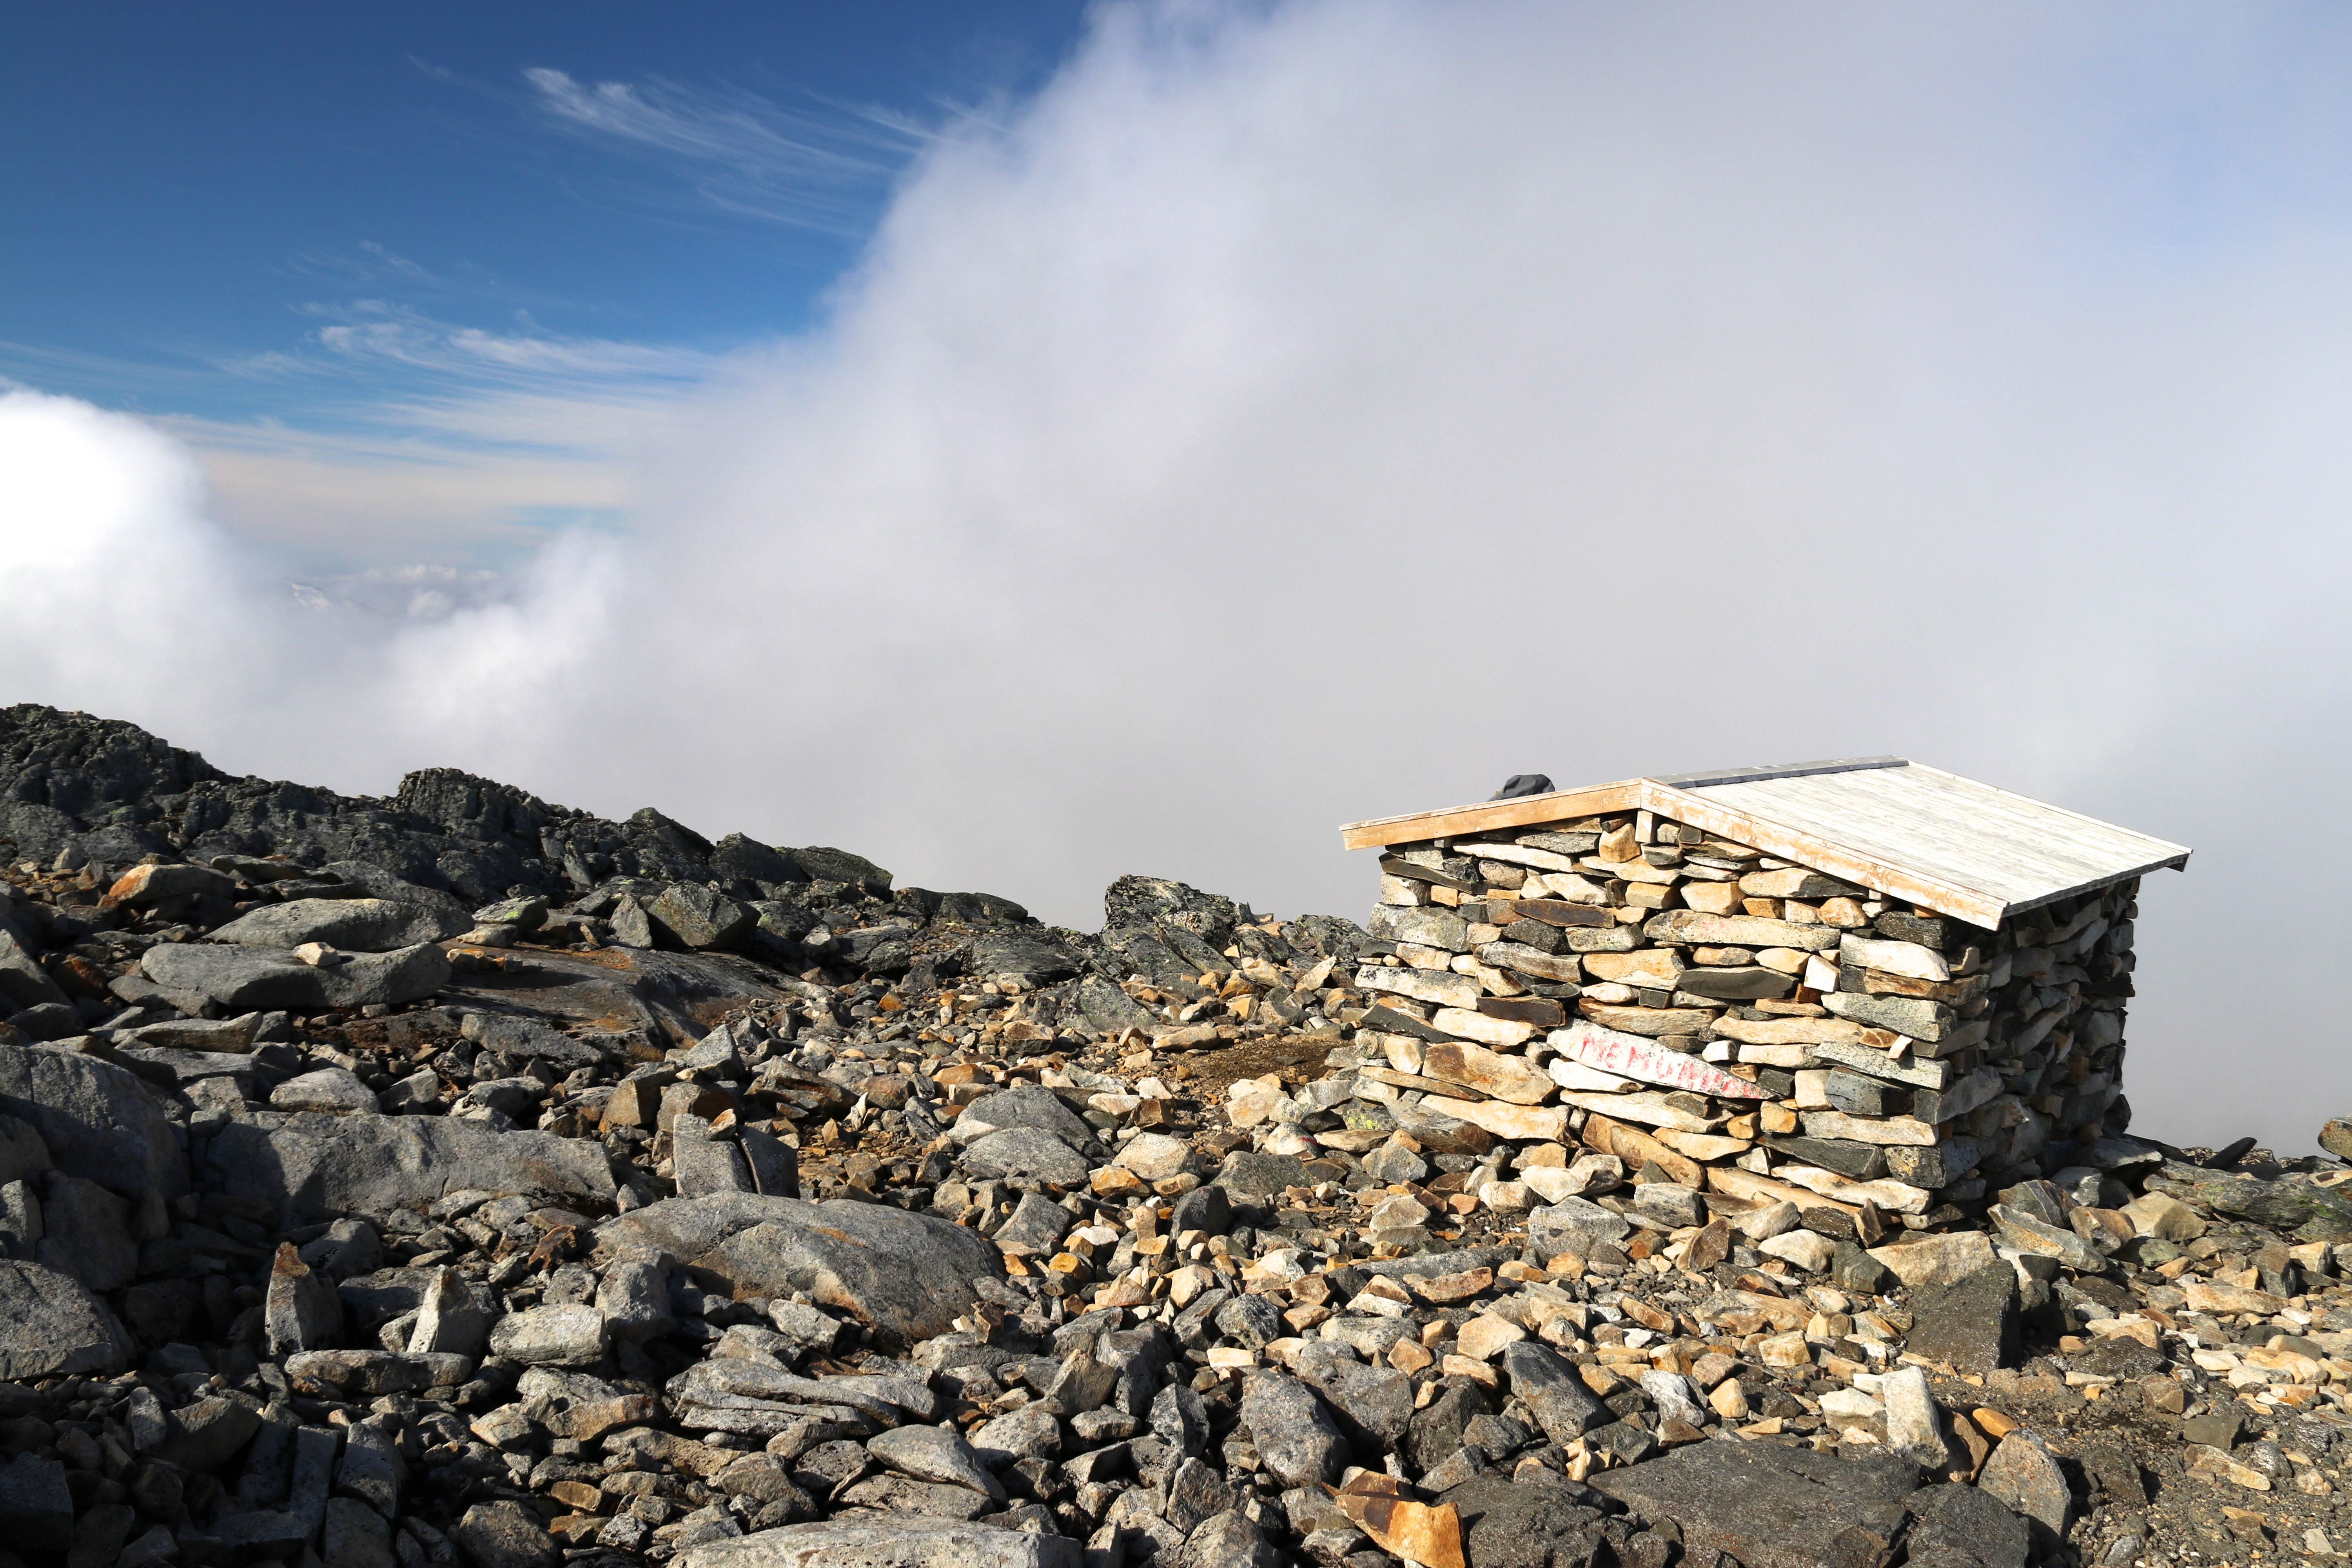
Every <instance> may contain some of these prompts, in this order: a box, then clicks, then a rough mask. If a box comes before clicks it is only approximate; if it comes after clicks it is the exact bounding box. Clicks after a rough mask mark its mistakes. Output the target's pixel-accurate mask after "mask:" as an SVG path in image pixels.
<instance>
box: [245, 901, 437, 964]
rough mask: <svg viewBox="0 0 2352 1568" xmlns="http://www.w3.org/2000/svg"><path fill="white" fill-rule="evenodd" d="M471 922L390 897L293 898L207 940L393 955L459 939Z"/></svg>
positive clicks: (268, 906)
mask: <svg viewBox="0 0 2352 1568" xmlns="http://www.w3.org/2000/svg"><path fill="white" fill-rule="evenodd" d="M468 924H469V922H467V921H464V920H462V919H456V918H452V917H451V916H450V915H449V914H448V913H447V912H446V910H435V909H430V908H427V907H426V906H425V905H423V904H407V903H395V902H394V901H393V900H390V899H292V900H288V901H287V902H285V903H282V904H264V905H263V906H262V907H261V908H259V909H257V910H247V912H245V913H244V914H241V915H239V916H237V918H236V919H235V920H233V921H229V922H228V924H226V925H225V926H222V927H221V928H220V929H218V930H217V931H214V932H213V933H212V935H211V937H210V938H209V940H210V941H213V942H242V943H245V944H247V945H248V946H252V947H279V948H288V947H299V946H301V945H302V944H303V943H304V942H325V943H326V944H327V945H328V946H329V947H340V948H343V949H345V950H347V951H349V952H394V950H396V949H399V948H404V947H415V945H416V944H417V943H419V942H439V941H441V940H443V939H444V938H446V937H453V936H457V935H458V934H460V933H461V932H463V931H466V930H467V926H468Z"/></svg>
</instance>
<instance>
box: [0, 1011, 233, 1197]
mask: <svg viewBox="0 0 2352 1568" xmlns="http://www.w3.org/2000/svg"><path fill="white" fill-rule="evenodd" d="M0 1111H5V1112H6V1113H7V1114H8V1115H11V1116H14V1117H16V1118H17V1119H19V1120H20V1121H26V1122H28V1123H30V1124H31V1126H32V1128H33V1130H34V1131H37V1132H38V1133H39V1134H40V1135H41V1141H42V1142H44V1143H46V1144H47V1145H48V1150H49V1157H50V1158H51V1159H52V1160H54V1161H55V1162H56V1163H57V1168H58V1170H61V1171H63V1172H65V1173H66V1174H68V1175H69V1176H79V1177H82V1178H83V1179H84V1180H87V1181H92V1182H96V1183H98V1184H100V1186H103V1187H110V1188H113V1189H115V1190H116V1191H118V1192H122V1193H126V1194H136V1193H139V1192H141V1191H142V1190H147V1189H152V1190H153V1191H155V1192H157V1193H159V1194H162V1195H163V1196H164V1197H165V1198H176V1197H179V1196H180V1195H182V1194H184V1193H186V1192H187V1191H188V1190H189V1180H188V1161H187V1156H185V1155H184V1154H183V1153H182V1152H180V1144H179V1140H178V1139H176V1138H175V1137H173V1132H172V1123H171V1121H170V1120H169V1119H168V1118H167V1117H166V1116H165V1115H164V1114H163V1107H162V1106H161V1105H159V1104H158V1103H157V1102H156V1100H155V1098H154V1097H153V1096H152V1094H151V1093H150V1092H149V1091H148V1089H147V1088H146V1086H145V1085H144V1084H142V1083H141V1082H140V1080H139V1079H138V1078H137V1077H136V1076H135V1075H133V1074H132V1073H130V1072H128V1071H126V1070H124V1069H123V1068H119V1067H114V1066H111V1065H110V1064H109V1063H106V1062H101V1061H99V1060H97V1059H95V1058H90V1057H85V1056H80V1055H78V1054H76V1053H74V1052H72V1051H62V1050H55V1049H50V1048H48V1047H40V1046H0Z"/></svg>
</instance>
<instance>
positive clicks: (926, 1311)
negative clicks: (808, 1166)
mask: <svg viewBox="0 0 2352 1568" xmlns="http://www.w3.org/2000/svg"><path fill="white" fill-rule="evenodd" d="M509 1136H511V1134H509ZM596 1247H597V1253H598V1256H599V1257H600V1258H613V1257H618V1256H622V1255H625V1254H629V1253H632V1252H635V1251H638V1250H640V1249H644V1250H652V1251H659V1252H667V1253H668V1254H669V1255H670V1256H671V1257H673V1258H677V1259H678V1260H679V1261H680V1262H681V1263H683V1264H685V1265H686V1266H687V1267H688V1268H692V1269H694V1270H695V1271H697V1272H698V1273H699V1274H701V1275H703V1276H705V1277H708V1278H710V1279H715V1280H717V1281H718V1282H719V1284H721V1285H723V1286H724V1287H725V1288H726V1289H729V1290H730V1291H731V1292H732V1293H733V1294H734V1296H735V1297H736V1299H738V1300H742V1299H745V1298H748V1297H752V1296H764V1297H768V1298H770V1299H771V1300H777V1299H789V1298H790V1297H791V1296H792V1294H793V1291H795V1290H806V1291H807V1292H809V1294H810V1296H811V1297H812V1298H814V1300H815V1301H816V1302H817V1304H818V1305H820V1306H824V1307H833V1308H835V1309H837V1310H842V1311H845V1312H848V1313H849V1314H851V1315H852V1316H853V1317H855V1318H856V1319H857V1321H860V1322H862V1323H864V1324H866V1326H867V1327H868V1328H870V1329H874V1330H877V1331H879V1332H880V1334H881V1335H882V1336H883V1337H885V1338H887V1339H890V1340H894V1341H896V1342H899V1343H902V1344H912V1343H915V1342H918V1341H921V1340H927V1339H930V1338H932V1337H934V1336H935V1335H939V1334H943V1333H946V1332H948V1331H949V1330H950V1329H951V1328H952V1327H953V1326H954V1321H955V1320H956V1319H957V1318H958V1317H960V1316H961V1315H962V1314H963V1313H965V1312H967V1311H969V1310H971V1304H972V1300H973V1297H974V1292H973V1290H972V1288H971V1280H972V1279H975V1278H976V1277H979V1276H982V1275H987V1276H989V1277H991V1278H1002V1277H1003V1272H1004V1261H1003V1255H1002V1254H1000V1253H999V1252H998V1251H997V1249H996V1245H995V1244H994V1243H993V1242H992V1241H990V1240H989V1239H988V1238H987V1237H983V1236H982V1235H981V1234H980V1233H979V1232H977V1231H973V1230H967V1229H965V1228H964V1227H963V1226H958V1225H952V1224H950V1223H949V1222H948V1221H946V1220H943V1219H935V1218H932V1217H930V1216H929V1215H913V1214H908V1213H907V1212H906V1211H905V1210H903V1209H896V1208H891V1207H888V1206H887V1205H881V1204H861V1203H852V1202H849V1201H847V1200H835V1201H832V1202H828V1203H809V1202H806V1201H804V1200H802V1199H799V1198H781V1197H765V1196H761V1195H759V1194H751V1193H711V1194H706V1195H705V1196H702V1197H698V1198H670V1199H667V1200H666V1201H664V1202H661V1203H657V1204H652V1205H648V1206H646V1207H645V1208H641V1209H636V1210H634V1211H632V1212H631V1213H628V1214H625V1215H620V1216H619V1217H618V1218H616V1219H611V1220H607V1221H605V1222H604V1224H603V1225H600V1226H597V1227H596Z"/></svg>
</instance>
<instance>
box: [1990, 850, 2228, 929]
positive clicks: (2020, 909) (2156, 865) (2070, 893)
mask: <svg viewBox="0 0 2352 1568" xmlns="http://www.w3.org/2000/svg"><path fill="white" fill-rule="evenodd" d="M2157 842H2158V843H2159V844H2160V843H2162V842H2164V841H2163V840H2162V839H2158V840H2157ZM2192 853H2194V852H2193V851H2191V850H2188V849H2183V850H2181V851H2180V853H2179V854H2178V855H2168V856H2166V857H2165V858H2163V859H2161V860H2151V861H2149V862H2148V863H2147V865H2145V866H2136V867H2134V868H2132V869H2130V870H2128V871H2117V872H2116V873H2115V874H2114V875H2112V876H2106V877H2094V878H2092V879H2090V880H2089V881H2087V882H2077V883H2075V884H2074V885H2073V886H2072V887H2066V888H2060V889H2057V890H2056V891H2054V892H2049V893H2044V894H2042V896H2041V897H2040V898H2038V899H2024V900H2020V901H2018V902H2016V903H2013V904H2011V905H2009V906H2008V908H2007V909H2006V910H2004V911H2003V912H2004V913H2007V914H2012V915H2021V914H2028V913H2031V912H2032V911H2033V910H2038V909H2040V908H2042V905H2044V904H2054V903H2056V902H2057V901H2058V900H2061V899H2071V898H2074V896H2075V895H2077V894H2079V893H2089V892H2095V891H2097V890H2098V889H2101V888H2112V887H2114V886H2115V885H2116V883H2117V882H2128V881H2130V880H2132V879H2134V878H2135V877H2145V876H2147V874H2148V873H2149V872H2150V871H2167V870H2169V871H2186V870H2187V869H2189V856H2190V855H2191V854H2192Z"/></svg>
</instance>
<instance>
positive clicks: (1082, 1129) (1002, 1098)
mask: <svg viewBox="0 0 2352 1568" xmlns="http://www.w3.org/2000/svg"><path fill="white" fill-rule="evenodd" d="M956 1125H957V1126H959V1127H971V1128H978V1127H982V1126H988V1127H994V1128H1005V1127H1034V1128H1035V1129H1037V1131H1040V1132H1050V1133H1052V1134H1053V1135H1054V1136H1055V1137H1056V1138H1058V1139H1060V1140H1061V1141H1062V1142H1065V1143H1067V1144H1068V1145H1069V1146H1070V1147H1071V1148H1073V1149H1079V1148H1084V1147H1085V1146H1086V1145H1087V1143H1090V1142H1093V1141H1094V1135H1095V1130H1094V1128H1093V1127H1092V1126H1091V1125H1090V1124H1089V1123H1088V1122H1087V1120H1086V1118H1084V1117H1083V1116H1080V1115H1079V1114H1078V1113H1077V1112H1076V1110H1072V1109H1071V1108H1070V1102H1069V1101H1068V1100H1064V1099H1063V1098H1062V1097H1061V1096H1060V1095H1058V1094H1056V1093H1055V1092H1054V1091H1053V1090H1052V1089H1045V1088H1043V1087H1042V1086H1040V1085H1037V1084H1024V1085H1022V1086H1020V1087H1019V1088H1017V1089H998V1090H997V1091H996V1092H995V1093H993V1094H983V1095H982V1096H981V1097H980V1098H979V1099H978V1100H973V1101H972V1102H971V1104H970V1105H967V1106H965V1107H964V1110H963V1114H962V1115H961V1116H959V1117H957V1118H956ZM980 1136H985V1134H981V1135H980ZM972 1141H973V1140H971V1139H966V1140H964V1142H972Z"/></svg>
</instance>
